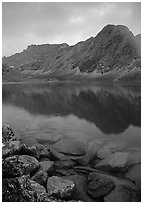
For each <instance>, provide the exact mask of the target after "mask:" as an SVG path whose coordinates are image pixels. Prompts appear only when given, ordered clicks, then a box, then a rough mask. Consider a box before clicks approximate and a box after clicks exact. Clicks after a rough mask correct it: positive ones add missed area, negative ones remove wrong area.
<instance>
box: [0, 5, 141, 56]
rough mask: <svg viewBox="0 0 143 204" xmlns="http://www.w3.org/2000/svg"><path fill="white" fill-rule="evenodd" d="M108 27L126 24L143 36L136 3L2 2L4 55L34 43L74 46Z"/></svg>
mask: <svg viewBox="0 0 143 204" xmlns="http://www.w3.org/2000/svg"><path fill="white" fill-rule="evenodd" d="M107 24H115V25H117V24H120V25H126V26H127V27H128V28H129V29H130V30H131V31H132V32H133V34H134V35H136V34H139V33H141V4H140V3H137V2H127V3H125V2H120V3H117V2H112V3H108V2H105V3H103V2H102V3H101V2H100V3H99V2H90V3H88V2H80V3H79V2H63V3H61V2H43V3H42V2H31V3H30V2H3V3H2V55H3V56H10V55H12V54H15V53H18V52H21V51H22V50H23V49H26V48H27V46H28V45H31V44H59V43H68V44H69V45H74V44H76V43H77V42H79V41H83V40H86V39H88V38H90V37H91V36H93V37H95V36H96V35H97V33H98V32H99V31H100V30H101V29H102V28H103V27H104V26H105V25H107Z"/></svg>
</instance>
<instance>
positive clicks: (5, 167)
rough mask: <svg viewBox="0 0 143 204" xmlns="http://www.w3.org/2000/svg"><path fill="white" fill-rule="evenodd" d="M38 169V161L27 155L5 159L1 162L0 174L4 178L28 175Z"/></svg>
mask: <svg viewBox="0 0 143 204" xmlns="http://www.w3.org/2000/svg"><path fill="white" fill-rule="evenodd" d="M38 168H39V162H38V160H37V159H36V158H34V157H30V156H28V155H15V156H12V157H7V158H6V159H4V160H3V162H2V173H3V177H4V178H6V177H16V176H22V175H26V174H30V173H32V172H33V171H35V170H36V169H38Z"/></svg>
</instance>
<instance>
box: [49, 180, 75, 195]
mask: <svg viewBox="0 0 143 204" xmlns="http://www.w3.org/2000/svg"><path fill="white" fill-rule="evenodd" d="M74 187H75V184H74V183H73V182H72V181H70V180H67V179H63V178H61V177H57V176H52V177H50V178H49V179H48V181H47V193H48V195H49V196H54V197H56V198H60V199H68V198H71V196H72V193H73V190H74Z"/></svg>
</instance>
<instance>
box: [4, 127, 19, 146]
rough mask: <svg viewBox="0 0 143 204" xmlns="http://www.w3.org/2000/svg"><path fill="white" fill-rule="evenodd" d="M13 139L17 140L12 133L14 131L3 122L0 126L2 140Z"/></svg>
mask: <svg viewBox="0 0 143 204" xmlns="http://www.w3.org/2000/svg"><path fill="white" fill-rule="evenodd" d="M12 140H13V141H14V140H17V138H16V137H15V135H14V132H13V131H12V129H11V128H10V126H9V125H7V124H5V125H3V127H2V142H3V143H5V142H8V141H12Z"/></svg>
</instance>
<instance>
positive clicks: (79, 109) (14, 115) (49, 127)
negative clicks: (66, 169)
mask: <svg viewBox="0 0 143 204" xmlns="http://www.w3.org/2000/svg"><path fill="white" fill-rule="evenodd" d="M2 122H3V124H5V123H7V124H9V125H10V126H11V127H12V129H13V130H14V132H15V133H16V135H17V136H18V137H20V138H21V139H22V140H25V141H26V140H27V141H29V142H30V141H33V139H34V140H35V141H38V142H39V143H43V144H44V143H53V142H55V141H58V140H59V139H61V138H63V137H70V138H71V137H72V138H80V139H81V140H88V141H90V140H95V139H97V138H106V139H109V140H110V141H113V142H116V143H118V144H122V145H124V146H125V147H133V148H139V149H140V147H141V89H140V86H137V85H106V84H105V85H89V84H84V85H79V84H70V83H66V84H62V83H59V84H58V83H57V84H55V83H50V84H48V83H47V84H46V83H45V84H44V83H43V84H34V83H33V84H24V83H23V84H22V83H21V84H20V83H17V84H16V83H15V84H14V83H13V84H3V86H2Z"/></svg>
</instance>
